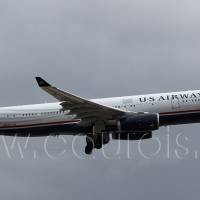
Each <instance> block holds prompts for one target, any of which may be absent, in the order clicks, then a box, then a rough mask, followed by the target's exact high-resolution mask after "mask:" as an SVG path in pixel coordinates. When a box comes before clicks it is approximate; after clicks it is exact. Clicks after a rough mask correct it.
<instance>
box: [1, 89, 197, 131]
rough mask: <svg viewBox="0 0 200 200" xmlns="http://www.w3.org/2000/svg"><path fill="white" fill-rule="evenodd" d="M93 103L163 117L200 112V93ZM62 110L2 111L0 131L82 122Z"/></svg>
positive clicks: (43, 107)
mask: <svg viewBox="0 0 200 200" xmlns="http://www.w3.org/2000/svg"><path fill="white" fill-rule="evenodd" d="M91 101H93V102H96V103H99V104H102V105H106V106H110V107H114V108H118V109H120V110H126V111H132V112H148V113H159V114H160V115H161V116H165V115H168V116H170V115H174V114H180V115H181V114H186V113H193V112H200V91H199V90H196V91H183V92H173V93H161V94H148V95H139V96H126V97H115V98H104V99H93V100H91ZM68 113H69V111H65V112H63V111H62V106H61V105H60V102H57V103H45V104H35V105H25V106H13V107H3V108H0V130H10V129H19V128H22V129H23V128H24V129H25V128H32V127H44V126H50V125H64V124H77V123H79V122H80V119H77V118H76V116H75V115H68Z"/></svg>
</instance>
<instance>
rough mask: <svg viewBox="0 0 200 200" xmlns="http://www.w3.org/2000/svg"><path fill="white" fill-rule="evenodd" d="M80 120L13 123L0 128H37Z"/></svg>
mask: <svg viewBox="0 0 200 200" xmlns="http://www.w3.org/2000/svg"><path fill="white" fill-rule="evenodd" d="M79 122H80V120H72V121H60V122H49V123H40V124H27V125H15V126H12V125H11V126H2V127H0V129H14V128H37V127H45V126H49V125H55V126H56V125H65V124H77V123H79Z"/></svg>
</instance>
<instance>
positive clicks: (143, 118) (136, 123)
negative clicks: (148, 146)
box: [118, 113, 159, 133]
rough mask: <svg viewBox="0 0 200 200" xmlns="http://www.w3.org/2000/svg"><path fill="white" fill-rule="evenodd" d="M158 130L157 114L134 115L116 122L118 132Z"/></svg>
mask: <svg viewBox="0 0 200 200" xmlns="http://www.w3.org/2000/svg"><path fill="white" fill-rule="evenodd" d="M158 129H159V114H149V113H142V114H135V115H130V116H127V117H125V118H123V119H121V120H120V121H119V122H118V130H119V131H120V132H128V133H135V132H149V131H154V130H158Z"/></svg>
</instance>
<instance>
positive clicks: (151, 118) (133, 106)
mask: <svg viewBox="0 0 200 200" xmlns="http://www.w3.org/2000/svg"><path fill="white" fill-rule="evenodd" d="M36 81H37V83H38V85H39V87H40V88H41V89H43V90H44V91H45V92H47V93H48V94H50V95H51V96H53V97H54V98H55V99H57V100H58V101H57V102H56V103H45V104H35V105H23V106H12V107H2V108H0V134H1V135H6V136H18V137H28V136H31V137H40V136H49V135H54V136H56V135H72V136H76V135H80V136H86V143H87V145H86V147H85V153H86V154H88V155H90V154H91V153H92V152H93V150H94V149H101V148H102V147H103V146H104V145H106V144H108V143H109V142H110V139H111V138H112V139H115V140H143V139H151V138H152V137H153V132H154V131H156V130H158V129H159V128H160V127H161V126H170V125H180V124H189V123H200V90H194V91H181V92H169V93H161V94H147V95H137V96H124V97H114V98H101V99H91V100H88V99H85V98H82V97H79V96H77V95H74V94H72V93H69V92H66V91H63V90H60V89H58V88H56V87H54V86H52V85H50V84H49V83H48V82H47V81H45V80H44V79H42V78H41V77H36ZM111 136H112V137H111Z"/></svg>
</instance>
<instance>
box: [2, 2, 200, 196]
mask: <svg viewBox="0 0 200 200" xmlns="http://www.w3.org/2000/svg"><path fill="white" fill-rule="evenodd" d="M199 11H200V2H199V1H198V0H190V1H189V0H67V1H65V0H26V1H25V0H18V1H14V0H0V91H1V98H0V106H10V105H19V104H32V103H43V102H52V101H53V100H54V99H53V98H51V97H49V96H48V95H47V94H45V93H44V92H43V91H41V90H40V89H39V88H38V87H37V85H36V83H35V80H34V77H35V76H42V77H44V78H45V79H47V80H48V81H50V82H51V83H54V84H55V85H56V86H58V87H59V88H63V89H65V90H69V91H72V92H74V93H76V94H78V95H80V96H83V97H86V98H98V97H111V96H123V95H133V94H145V93H153V92H168V91H177V90H189V89H199V88H200V81H199V74H200V68H199V67H200V55H199V52H200V39H199V38H200V26H199V24H200V12H199ZM199 132H200V126H199V125H198V124H197V125H187V126H177V127H172V128H171V129H170V141H171V143H170V159H168V158H167V157H166V154H165V152H166V145H167V144H166V142H167V137H166V135H167V129H166V128H162V129H161V130H159V131H157V132H156V133H158V134H156V136H157V135H158V136H157V137H158V138H159V140H160V141H161V142H162V147H163V146H164V147H163V148H162V151H161V153H160V154H159V155H158V156H156V157H153V159H150V160H148V159H144V158H142V157H141V156H140V155H138V154H137V153H135V154H134V156H133V155H131V159H127V157H126V154H125V153H124V152H125V148H126V144H125V143H123V144H122V147H123V151H122V153H121V156H120V158H119V156H115V155H114V154H113V152H114V151H115V148H116V145H117V143H116V142H111V144H110V145H109V146H107V147H106V148H107V153H108V154H109V155H110V156H109V157H110V158H111V160H106V159H104V158H103V157H102V154H101V152H94V156H95V158H93V157H92V158H91V157H88V158H87V159H85V160H78V159H77V158H76V157H75V156H74V154H73V153H72V151H71V146H70V145H71V142H72V139H73V138H71V137H65V139H66V140H67V145H64V144H63V141H62V140H59V139H57V138H51V139H50V141H48V142H50V144H49V145H50V146H48V148H50V151H51V153H52V154H53V155H57V154H58V153H59V152H61V151H62V150H63V149H66V152H65V154H64V155H61V156H58V158H57V159H56V160H52V159H50V158H49V157H48V156H47V155H46V153H44V140H45V139H37V138H36V139H33V140H32V141H31V147H30V149H28V150H27V151H26V156H25V159H24V160H21V159H20V156H19V154H18V149H16V152H14V155H15V156H14V158H12V159H9V158H8V155H7V153H5V151H4V150H5V148H4V147H5V145H4V143H3V140H2V138H1V139H0V148H1V154H0V161H1V162H0V163H1V164H0V197H1V198H2V199H4V200H6V199H17V200H18V199H20V200H23V199H41V200H45V199H48V200H51V199H52V200H53V199H96V200H101V199H104V198H106V199H116V200H118V199H120V200H121V199H123V198H126V199H129V198H131V199H133V198H134V199H137V200H140V199H148V200H151V199H152V200H153V199H166V200H168V199H175V198H176V199H181V200H183V199H185V200H186V199H198V198H199V195H200V192H199V186H200V175H199V166H200V158H199V159H197V160H195V158H194V155H196V154H194V152H196V151H198V150H200V136H199ZM180 133H183V135H182V137H181V142H182V143H183V144H184V145H185V146H187V147H188V148H189V152H190V153H189V155H188V156H186V157H184V159H183V160H180V159H178V158H177V156H174V150H175V147H176V145H175V144H174V143H175V140H176V136H178V135H179V134H180ZM185 137H187V138H188V139H187V138H185ZM6 140H8V138H7V139H6ZM11 141H12V139H11V138H10V139H9V140H8V142H9V144H10V142H11ZM18 141H19V142H20V143H21V144H24V139H18ZM133 144H136V143H134V142H133ZM144 144H145V147H144V148H145V152H146V153H149V155H151V152H155V148H156V147H155V145H156V143H155V140H154V141H147V142H146V143H144ZM76 145H77V149H78V151H79V152H81V150H84V145H85V143H84V139H80V141H78V143H77V144H76ZM184 150H185V149H183V148H179V153H181V155H182V154H184V153H186V152H185V151H184ZM33 151H34V152H35V151H37V159H34V158H33Z"/></svg>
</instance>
